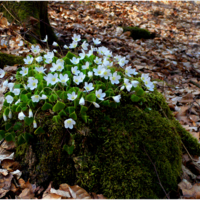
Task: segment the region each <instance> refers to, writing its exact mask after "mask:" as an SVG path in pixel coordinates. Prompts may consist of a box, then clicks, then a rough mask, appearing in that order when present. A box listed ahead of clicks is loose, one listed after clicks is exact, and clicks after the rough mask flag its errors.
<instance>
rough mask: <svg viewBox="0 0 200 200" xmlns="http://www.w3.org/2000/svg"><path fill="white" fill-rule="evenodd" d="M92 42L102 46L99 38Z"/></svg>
mask: <svg viewBox="0 0 200 200" xmlns="http://www.w3.org/2000/svg"><path fill="white" fill-rule="evenodd" d="M92 40H93V42H94V44H95V45H98V44H101V41H100V40H99V39H98V38H97V39H94V38H92Z"/></svg>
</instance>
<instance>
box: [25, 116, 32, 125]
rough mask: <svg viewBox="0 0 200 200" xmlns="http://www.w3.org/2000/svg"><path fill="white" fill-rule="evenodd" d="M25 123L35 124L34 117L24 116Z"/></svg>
mask: <svg viewBox="0 0 200 200" xmlns="http://www.w3.org/2000/svg"><path fill="white" fill-rule="evenodd" d="M24 121H25V124H27V125H28V126H30V125H31V124H33V117H30V118H29V117H25V118H24Z"/></svg>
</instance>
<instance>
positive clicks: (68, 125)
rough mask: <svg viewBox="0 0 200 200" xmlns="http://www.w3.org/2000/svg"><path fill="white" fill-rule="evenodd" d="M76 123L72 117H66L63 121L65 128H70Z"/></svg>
mask: <svg viewBox="0 0 200 200" xmlns="http://www.w3.org/2000/svg"><path fill="white" fill-rule="evenodd" d="M75 124H76V122H75V121H74V120H73V119H72V118H69V119H66V120H65V121H64V126H65V128H70V129H73V126H74V125H75Z"/></svg>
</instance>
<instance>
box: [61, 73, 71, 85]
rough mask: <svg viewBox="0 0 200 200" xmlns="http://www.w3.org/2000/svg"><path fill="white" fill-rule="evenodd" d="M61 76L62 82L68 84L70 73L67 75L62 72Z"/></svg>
mask: <svg viewBox="0 0 200 200" xmlns="http://www.w3.org/2000/svg"><path fill="white" fill-rule="evenodd" d="M59 77H60V82H61V83H62V84H63V85H66V82H67V81H68V80H69V77H68V74H65V75H62V74H60V75H59Z"/></svg>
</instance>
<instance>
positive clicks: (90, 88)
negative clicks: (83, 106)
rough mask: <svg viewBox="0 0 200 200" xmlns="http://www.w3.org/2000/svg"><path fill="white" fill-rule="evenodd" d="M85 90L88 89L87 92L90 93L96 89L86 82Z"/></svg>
mask: <svg viewBox="0 0 200 200" xmlns="http://www.w3.org/2000/svg"><path fill="white" fill-rule="evenodd" d="M84 88H85V89H86V91H87V92H90V91H91V90H94V87H93V84H92V83H87V82H85V86H84Z"/></svg>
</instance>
